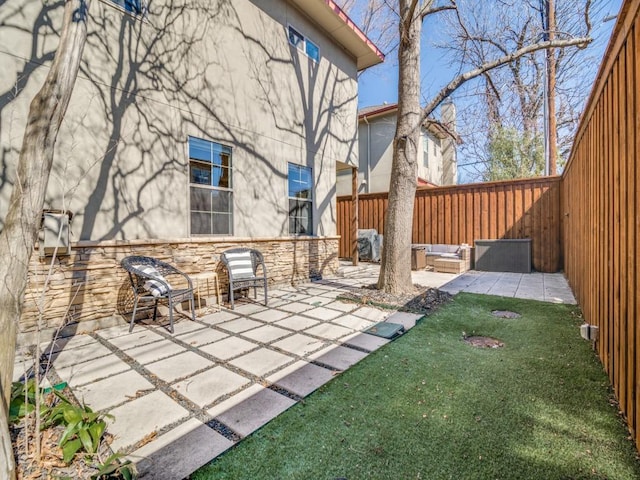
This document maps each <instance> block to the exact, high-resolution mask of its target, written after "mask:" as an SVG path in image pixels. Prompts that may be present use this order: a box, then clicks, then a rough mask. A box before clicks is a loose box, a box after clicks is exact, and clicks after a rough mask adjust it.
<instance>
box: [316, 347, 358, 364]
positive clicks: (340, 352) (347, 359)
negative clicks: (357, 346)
mask: <svg viewBox="0 0 640 480" xmlns="http://www.w3.org/2000/svg"><path fill="white" fill-rule="evenodd" d="M366 356H367V354H366V353H365V352H361V351H360V350H354V349H353V348H347V347H338V346H334V347H328V348H326V349H324V350H321V351H319V352H316V353H313V354H311V355H310V356H309V358H312V359H313V360H316V361H318V362H320V363H322V364H324V365H328V366H330V367H333V368H335V369H336V370H346V369H347V368H349V367H350V366H352V365H355V364H356V363H358V362H359V361H360V360H362V359H363V358H364V357H366Z"/></svg>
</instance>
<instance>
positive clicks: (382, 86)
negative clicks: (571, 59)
mask: <svg viewBox="0 0 640 480" xmlns="http://www.w3.org/2000/svg"><path fill="white" fill-rule="evenodd" d="M593 3H594V15H593V17H594V18H595V17H596V13H597V19H595V20H594V24H593V30H592V33H591V35H592V37H593V39H594V41H593V42H592V44H591V45H589V47H588V49H590V50H591V51H592V55H593V56H594V57H595V58H599V59H601V58H602V55H603V53H604V51H605V49H606V46H607V44H608V41H609V37H610V35H611V31H612V29H613V27H614V25H615V18H613V17H614V16H615V15H616V14H617V13H618V11H619V10H620V6H621V3H622V0H595V2H593ZM602 19H607V20H606V21H604V22H603V21H602ZM439 25H442V24H441V23H438V21H437V20H433V19H429V18H428V19H427V21H426V22H425V25H424V27H423V42H422V55H421V69H422V92H423V99H422V101H423V103H426V101H427V100H428V99H429V97H430V95H433V94H435V93H436V92H437V91H438V90H440V88H442V87H443V86H444V85H446V84H447V83H448V82H449V81H450V80H451V79H452V78H454V77H455V76H456V74H458V73H459V72H458V71H457V69H456V68H455V67H456V66H457V65H453V64H452V63H451V62H450V61H449V59H448V58H447V56H446V54H445V53H443V51H442V50H440V49H438V48H436V47H435V45H434V44H435V43H436V42H437V41H438V40H440V38H439V35H438V34H439V32H438V26H439ZM385 53H386V52H385ZM396 55H397V54H396V52H391V53H388V54H387V56H386V59H385V62H384V63H382V64H380V65H377V66H375V67H372V68H369V69H368V70H367V71H365V72H363V73H361V75H360V77H359V79H358V86H359V98H358V107H359V108H362V107H366V106H371V105H380V104H383V103H395V102H397V99H398V83H397V79H398V62H397V57H396ZM599 63H600V62H594V63H585V65H584V68H585V75H590V76H591V77H594V76H595V74H596V73H597V69H598V67H599ZM472 82H473V81H472ZM452 99H453V101H454V102H455V103H456V106H457V107H458V110H460V108H464V102H465V101H467V100H466V97H465V96H464V94H463V92H459V93H458V94H457V95H456V94H455V93H454V95H453V97H452ZM463 141H464V139H463ZM468 161H469V160H468V159H464V158H462V159H461V158H460V157H459V158H458V163H459V164H462V165H464V164H465V163H467V162H468ZM460 170H461V171H460V181H461V182H465V181H471V180H469V178H467V177H469V176H470V173H469V172H465V171H464V167H463V168H462V169H460Z"/></svg>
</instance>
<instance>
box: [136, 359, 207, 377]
mask: <svg viewBox="0 0 640 480" xmlns="http://www.w3.org/2000/svg"><path fill="white" fill-rule="evenodd" d="M212 366H213V362H212V361H211V360H207V359H206V358H204V357H202V356H200V355H198V354H197V353H193V352H184V353H180V354H178V355H174V356H173V357H169V358H165V359H164V360H159V361H157V362H153V363H149V364H148V365H146V368H147V369H148V370H149V371H150V372H151V373H153V374H154V375H155V376H156V377H158V378H160V379H162V380H164V381H165V382H173V381H175V380H178V379H179V378H183V377H186V376H188V375H193V374H194V373H196V372H197V371H199V370H203V369H205V368H208V367H212Z"/></svg>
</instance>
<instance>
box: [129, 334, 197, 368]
mask: <svg viewBox="0 0 640 480" xmlns="http://www.w3.org/2000/svg"><path fill="white" fill-rule="evenodd" d="M186 351H187V350H186V349H185V348H184V347H182V346H181V345H178V344H177V343H174V342H171V341H169V340H166V339H163V340H160V341H159V342H154V343H148V344H146V345H142V346H140V347H136V348H132V349H131V350H127V351H126V352H124V354H125V355H127V356H128V357H130V358H132V359H134V360H135V361H136V362H138V363H140V364H142V365H146V364H148V363H153V362H157V361H158V360H162V359H163V358H167V357H171V356H174V355H177V354H178V353H183V352H186Z"/></svg>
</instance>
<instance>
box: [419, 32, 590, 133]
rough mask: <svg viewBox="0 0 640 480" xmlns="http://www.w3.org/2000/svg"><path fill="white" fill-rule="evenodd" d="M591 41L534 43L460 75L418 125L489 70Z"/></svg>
mask: <svg viewBox="0 0 640 480" xmlns="http://www.w3.org/2000/svg"><path fill="white" fill-rule="evenodd" d="M591 41H592V39H591V38H590V37H579V38H572V39H568V40H553V41H546V42H540V43H534V44H531V45H527V46H526V47H522V48H520V49H518V50H516V51H514V52H511V53H510V54H508V55H504V56H502V57H500V58H498V59H496V60H493V61H491V62H486V63H484V64H482V65H481V66H479V67H478V68H475V69H473V70H469V71H468V72H465V73H463V74H460V75H458V76H457V77H456V78H454V79H453V80H452V81H451V82H449V83H448V84H447V85H446V86H445V87H444V88H443V89H442V90H440V92H438V94H437V95H436V96H435V97H433V99H432V100H431V101H430V102H429V103H428V104H427V105H425V107H424V108H423V109H422V114H421V115H420V122H418V125H421V124H422V122H424V121H425V120H426V119H427V117H428V116H429V115H431V114H432V113H433V111H434V110H435V109H436V108H437V107H438V105H440V104H441V103H442V102H443V101H444V100H445V99H446V98H447V97H449V95H451V94H452V93H453V92H455V91H456V90H457V89H458V88H460V87H461V86H462V85H463V84H464V83H466V82H468V81H469V80H472V79H474V78H476V77H479V76H480V75H483V74H484V73H486V72H488V71H489V70H493V69H494V68H497V67H501V66H502V65H505V64H507V63H509V62H512V61H514V60H516V59H518V58H520V57H522V56H524V55H527V54H529V53H533V52H537V51H538V50H546V49H549V48H566V47H573V46H582V45H586V44H588V43H590V42H591Z"/></svg>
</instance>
